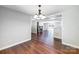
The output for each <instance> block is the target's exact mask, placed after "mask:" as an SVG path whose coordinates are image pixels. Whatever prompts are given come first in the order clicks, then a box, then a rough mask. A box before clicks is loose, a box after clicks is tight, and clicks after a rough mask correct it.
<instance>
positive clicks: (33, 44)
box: [0, 32, 79, 54]
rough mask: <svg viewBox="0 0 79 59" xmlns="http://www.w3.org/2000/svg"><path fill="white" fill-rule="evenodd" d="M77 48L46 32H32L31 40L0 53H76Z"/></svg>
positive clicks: (78, 51)
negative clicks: (63, 43)
mask: <svg viewBox="0 0 79 59" xmlns="http://www.w3.org/2000/svg"><path fill="white" fill-rule="evenodd" d="M78 53H79V50H78V49H75V48H72V47H68V46H65V45H62V41H61V40H60V39H57V38H53V36H50V35H49V33H48V32H44V33H38V35H36V34H32V40H31V41H28V42H25V43H22V44H19V45H17V46H14V47H11V48H8V49H5V50H2V51H0V54H78Z"/></svg>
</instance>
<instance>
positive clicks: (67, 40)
mask: <svg viewBox="0 0 79 59" xmlns="http://www.w3.org/2000/svg"><path fill="white" fill-rule="evenodd" d="M63 17H64V19H63V32H62V35H63V36H62V39H63V40H62V42H63V44H67V45H70V46H73V47H77V48H79V6H73V7H71V8H70V9H69V10H67V11H64V12H63Z"/></svg>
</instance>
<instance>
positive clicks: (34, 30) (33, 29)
mask: <svg viewBox="0 0 79 59" xmlns="http://www.w3.org/2000/svg"><path fill="white" fill-rule="evenodd" d="M31 30H32V33H37V21H32V29H31Z"/></svg>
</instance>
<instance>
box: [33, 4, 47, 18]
mask: <svg viewBox="0 0 79 59" xmlns="http://www.w3.org/2000/svg"><path fill="white" fill-rule="evenodd" d="M38 7H39V9H38V13H37V14H35V15H34V19H45V18H46V17H45V15H43V14H42V13H41V5H38Z"/></svg>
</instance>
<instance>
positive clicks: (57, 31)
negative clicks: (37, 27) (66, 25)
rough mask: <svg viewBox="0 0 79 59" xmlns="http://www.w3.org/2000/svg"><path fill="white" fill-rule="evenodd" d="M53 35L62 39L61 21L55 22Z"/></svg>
mask: <svg viewBox="0 0 79 59" xmlns="http://www.w3.org/2000/svg"><path fill="white" fill-rule="evenodd" d="M54 37H55V38H58V39H62V26H61V21H59V22H55V27H54Z"/></svg>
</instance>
